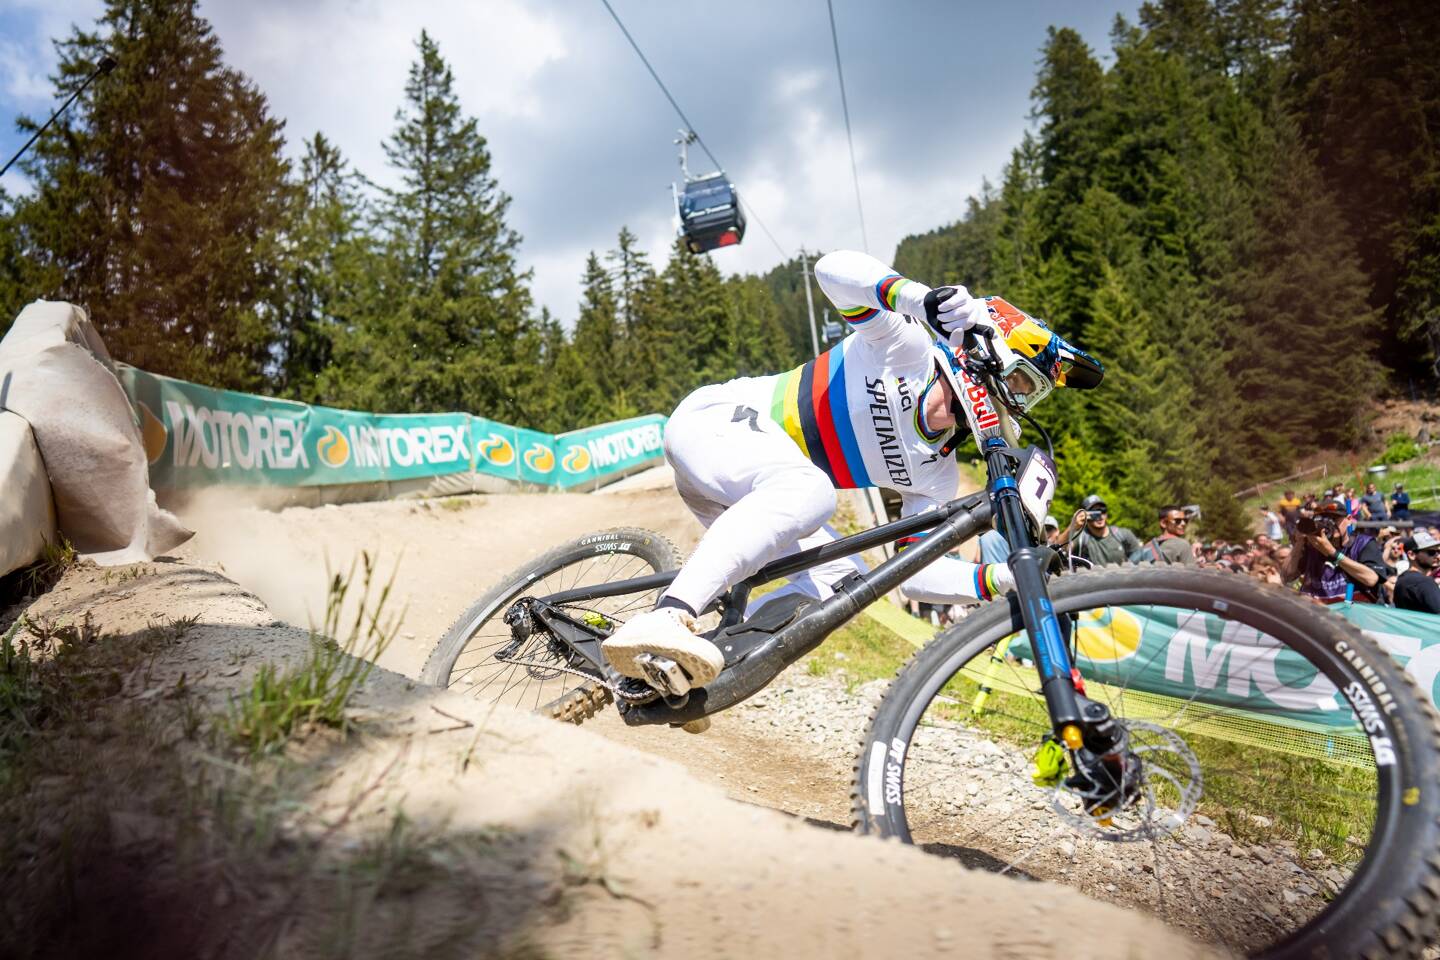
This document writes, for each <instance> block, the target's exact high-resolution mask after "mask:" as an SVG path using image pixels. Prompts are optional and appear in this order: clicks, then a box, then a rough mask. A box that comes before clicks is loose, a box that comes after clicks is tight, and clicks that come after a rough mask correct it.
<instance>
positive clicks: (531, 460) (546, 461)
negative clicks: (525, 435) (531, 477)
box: [525, 443, 555, 473]
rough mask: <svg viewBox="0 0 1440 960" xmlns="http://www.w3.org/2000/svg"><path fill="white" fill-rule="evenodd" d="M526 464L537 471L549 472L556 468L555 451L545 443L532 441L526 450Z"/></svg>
mask: <svg viewBox="0 0 1440 960" xmlns="http://www.w3.org/2000/svg"><path fill="white" fill-rule="evenodd" d="M525 466H527V467H529V468H530V469H531V470H534V471H535V472H536V473H549V472H550V471H551V470H554V469H555V451H554V450H551V449H550V448H549V447H547V446H545V444H543V443H532V444H530V447H529V449H527V450H526V451H525Z"/></svg>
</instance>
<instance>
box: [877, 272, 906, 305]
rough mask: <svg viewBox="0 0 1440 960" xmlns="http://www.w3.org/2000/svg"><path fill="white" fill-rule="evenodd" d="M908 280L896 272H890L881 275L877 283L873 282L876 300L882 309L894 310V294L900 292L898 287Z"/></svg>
mask: <svg viewBox="0 0 1440 960" xmlns="http://www.w3.org/2000/svg"><path fill="white" fill-rule="evenodd" d="M909 282H910V281H909V280H906V279H905V278H904V277H902V276H900V275H899V274H898V273H892V274H890V275H888V276H886V277H883V278H882V279H881V280H880V282H879V283H877V284H875V300H876V302H877V303H879V304H880V306H881V308H882V309H885V310H894V309H895V303H896V295H897V294H898V293H899V292H900V289H901V288H902V287H904V286H905V284H907V283H909Z"/></svg>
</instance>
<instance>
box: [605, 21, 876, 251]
mask: <svg viewBox="0 0 1440 960" xmlns="http://www.w3.org/2000/svg"><path fill="white" fill-rule="evenodd" d="M606 6H609V4H608V3H607V4H606ZM825 8H826V9H827V10H829V11H830V42H831V44H832V45H833V46H834V47H835V73H836V75H837V76H838V77H839V78H840V108H841V110H843V111H844V113H845V139H846V140H847V141H849V143H850V176H851V177H852V178H853V179H854V180H855V209H856V210H857V211H859V213H860V242H861V243H862V244H863V245H864V247H865V252H866V253H869V252H870V238H869V237H868V236H867V235H866V233H865V205H864V204H862V203H861V202H860V172H859V170H858V169H857V168H856V166H855V137H854V136H853V135H852V134H851V133H850V102H849V100H848V99H847V98H846V97H845V70H844V68H842V67H841V66H840V36H839V34H838V33H837V32H836V30H835V4H834V0H825Z"/></svg>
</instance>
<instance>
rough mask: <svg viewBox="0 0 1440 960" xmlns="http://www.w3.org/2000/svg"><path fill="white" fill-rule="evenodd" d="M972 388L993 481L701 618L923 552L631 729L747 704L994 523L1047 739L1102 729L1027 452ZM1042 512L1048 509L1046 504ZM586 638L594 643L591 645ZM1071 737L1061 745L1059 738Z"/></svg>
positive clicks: (803, 565)
mask: <svg viewBox="0 0 1440 960" xmlns="http://www.w3.org/2000/svg"><path fill="white" fill-rule="evenodd" d="M965 383H966V384H967V387H968V390H967V394H966V397H965V401H966V402H964V403H960V404H957V405H958V406H959V407H961V408H962V409H963V410H964V412H965V416H966V418H967V420H968V421H969V424H970V428H971V432H972V436H974V437H975V438H976V444H977V446H978V447H979V449H980V453H981V454H982V456H983V457H984V459H985V469H986V473H987V476H988V482H987V484H986V489H985V491H984V492H983V493H977V494H972V495H970V496H968V497H962V498H959V499H956V500H952V501H950V502H949V503H948V504H946V505H945V506H944V507H942V508H940V509H938V510H933V511H929V512H927V513H923V514H919V515H916V516H912V517H906V518H904V519H901V520H896V521H894V522H892V523H887V524H883V525H881V526H878V527H874V528H873V529H870V530H866V531H863V532H861V533H857V534H854V535H852V536H848V537H844V538H841V539H839V540H836V541H833V542H831V543H828V544H824V545H822V546H819V547H813V548H811V549H809V550H802V551H800V552H798V553H795V554H792V555H790V556H787V557H782V558H781V559H779V560H776V561H774V562H772V563H769V564H767V565H765V566H764V567H762V568H761V569H760V570H759V571H758V572H756V573H755V574H753V575H752V576H750V577H747V578H746V579H745V580H743V581H742V582H740V583H739V584H736V585H735V586H734V587H732V588H731V589H730V590H729V591H727V592H726V593H724V594H722V595H721V596H720V597H718V598H717V599H716V600H715V601H714V602H713V603H712V604H711V606H710V607H707V608H706V609H707V610H711V609H718V610H719V612H720V614H721V625H720V629H721V630H724V629H725V628H727V627H730V626H733V625H736V624H738V623H739V622H740V620H741V618H742V616H743V613H744V610H745V606H746V603H747V601H748V599H749V596H750V592H751V591H752V590H753V589H754V588H755V587H757V586H760V585H762V584H765V583H768V582H770V581H772V580H778V579H780V578H782V577H787V576H789V575H791V574H793V573H796V572H798V571H800V570H805V569H807V568H810V567H813V566H816V565H817V564H820V563H824V562H826V561H829V560H833V559H836V558H839V557H847V556H852V555H854V554H857V553H860V552H862V551H864V550H868V549H872V548H874V547H878V546H880V545H882V544H884V543H888V542H892V541H894V540H896V539H899V538H900V537H904V536H908V535H911V534H915V533H921V532H924V531H930V533H929V535H928V536H926V537H925V538H924V539H922V540H921V541H920V542H919V543H918V544H915V545H914V546H911V547H910V548H909V549H907V550H904V551H902V552H900V553H897V554H896V555H895V556H893V557H890V558H889V559H887V560H886V561H885V562H884V563H881V564H880V565H879V566H877V567H875V568H874V569H873V570H870V571H868V572H865V573H857V574H854V575H852V576H850V577H847V578H846V579H844V580H842V581H841V582H840V583H838V584H836V586H835V593H834V594H833V595H832V596H830V597H829V598H827V599H825V600H824V601H821V602H819V603H818V604H817V605H815V606H814V607H812V608H811V609H809V610H807V611H805V612H804V613H802V614H801V615H799V616H798V617H797V618H796V619H795V620H793V621H792V622H790V623H789V624H787V625H785V626H784V627H783V628H782V629H780V630H779V631H778V632H776V633H775V634H774V635H773V636H771V637H770V638H769V639H768V640H766V641H765V642H764V643H763V644H761V645H760V646H758V647H756V648H755V649H754V650H752V651H751V652H750V653H749V654H748V655H746V656H745V657H744V658H743V659H741V660H740V661H739V662H738V663H735V664H733V665H732V666H729V667H727V668H726V670H725V671H724V672H723V673H722V674H721V675H720V677H718V678H717V679H716V680H715V681H712V683H711V684H710V685H708V686H707V687H705V688H703V689H701V690H697V691H694V692H693V693H691V694H690V695H688V696H687V697H686V698H685V699H684V700H683V701H681V702H673V701H672V702H659V703H653V704H647V705H643V706H631V707H630V708H629V709H627V710H626V711H625V719H626V722H627V723H631V724H650V723H670V724H676V723H686V722H688V721H690V720H696V719H699V718H701V717H704V716H707V715H709V714H711V713H716V712H718V711H720V710H723V709H726V708H727V707H730V706H733V705H734V704H735V703H738V702H740V701H741V700H743V699H745V698H747V697H749V696H750V695H752V694H753V693H755V692H756V691H758V690H759V689H761V688H762V687H764V686H765V684H767V683H769V681H770V680H771V679H773V678H774V676H775V675H776V674H777V673H779V672H780V670H782V669H784V667H786V666H788V665H789V664H791V663H793V662H795V660H798V659H799V658H800V657H801V656H803V655H805V654H806V653H808V652H810V651H811V650H813V649H815V648H816V647H818V646H819V645H820V644H821V643H823V642H824V641H825V639H826V638H827V637H828V636H829V635H830V634H831V633H832V632H834V631H835V630H836V629H838V628H839V627H840V626H842V625H843V624H844V623H845V622H847V621H848V620H849V619H850V618H851V617H853V616H855V615H856V614H858V613H859V612H860V611H861V610H863V609H864V608H865V607H867V606H869V605H870V604H871V603H873V602H874V601H876V600H878V599H879V598H880V597H882V596H884V595H885V594H886V593H888V592H889V591H891V590H893V589H895V588H897V587H899V586H900V585H901V584H903V583H904V582H905V581H906V580H908V579H910V577H912V576H914V575H915V574H916V573H918V572H919V571H920V570H921V569H923V568H924V567H926V566H928V565H930V564H931V563H933V562H935V561H936V560H938V559H939V558H940V557H942V556H944V555H945V554H947V553H949V552H950V551H951V550H954V549H955V548H956V547H958V546H959V545H960V544H961V543H963V542H965V541H966V540H968V539H970V538H971V537H973V536H976V535H977V534H979V533H980V532H981V531H982V530H984V529H985V527H987V526H988V525H989V522H990V519H991V517H992V516H994V517H996V518H998V520H999V523H998V527H999V530H1000V532H1001V534H1002V535H1003V536H1004V537H1005V539H1006V542H1007V543H1009V544H1010V547H1011V552H1010V555H1009V557H1008V563H1009V566H1010V570H1011V573H1012V574H1013V576H1014V578H1015V591H1014V593H1012V594H1011V595H1010V596H1009V597H1008V598H1007V602H1009V603H1011V604H1012V605H1017V606H1018V608H1019V613H1020V618H1021V622H1022V623H1023V624H1024V626H1025V631H1026V633H1027V634H1028V635H1029V637H1030V648H1031V650H1032V651H1034V656H1035V662H1036V667H1037V670H1038V672H1039V676H1040V678H1041V693H1042V695H1043V696H1044V698H1045V704H1046V708H1047V710H1048V712H1049V714H1050V719H1051V722H1052V724H1053V729H1054V730H1055V733H1056V735H1057V736H1059V737H1061V738H1062V740H1064V741H1065V742H1066V743H1067V745H1069V746H1071V747H1072V748H1074V747H1076V746H1078V743H1077V742H1076V734H1075V733H1074V728H1075V727H1076V726H1079V727H1081V728H1082V729H1083V730H1085V731H1086V732H1088V731H1089V729H1090V728H1091V727H1093V726H1095V725H1097V724H1099V723H1102V722H1104V721H1105V720H1108V718H1109V711H1108V710H1104V709H1103V707H1102V708H1100V712H1099V713H1097V712H1096V707H1098V706H1099V705H1098V704H1093V703H1091V702H1090V701H1088V700H1086V701H1084V702H1083V703H1082V700H1083V689H1084V688H1083V684H1082V682H1081V679H1080V674H1079V671H1078V670H1076V669H1075V668H1074V666H1073V664H1072V663H1071V660H1070V654H1069V651H1068V649H1067V648H1066V643H1065V635H1066V634H1065V631H1064V630H1063V629H1062V628H1061V625H1060V621H1059V618H1057V617H1056V615H1055V610H1054V607H1053V605H1052V604H1051V602H1050V594H1049V590H1048V588H1047V585H1046V570H1047V568H1048V566H1049V564H1050V562H1051V559H1052V558H1053V556H1054V554H1053V552H1052V551H1050V550H1049V548H1047V547H1042V546H1041V545H1040V544H1039V543H1038V542H1037V540H1036V537H1035V531H1036V529H1038V528H1039V524H1038V522H1037V523H1036V524H1034V525H1032V524H1030V523H1029V522H1027V520H1026V514H1025V506H1024V503H1023V500H1022V498H1021V495H1020V489H1019V485H1018V482H1017V476H1016V471H1017V465H1018V464H1019V462H1020V458H1021V456H1022V455H1024V454H1025V453H1026V452H1027V451H1026V450H1020V449H1017V448H1016V447H1015V446H1013V445H1012V442H1011V441H1012V440H1013V437H1014V427H1013V423H1012V422H1011V421H1010V420H1009V415H1008V413H1007V412H1006V411H1005V408H1004V407H1003V405H1001V404H998V403H995V401H994V400H993V399H992V398H991V395H990V394H991V391H990V389H989V388H988V387H987V384H991V385H993V380H992V379H991V377H989V376H988V375H987V374H986V373H985V372H984V371H983V370H981V369H978V368H975V369H972V370H970V371H969V372H968V373H967V375H966V377H965ZM1046 502H1048V500H1047V501H1046ZM677 572H678V571H666V572H664V573H656V574H651V575H649V576H644V577H635V578H632V579H629V580H621V581H616V582H614V583H607V584H602V585H599V586H594V587H582V588H577V589H572V590H563V591H560V592H558V593H553V594H548V595H546V596H543V597H537V598H536V599H537V600H538V601H540V602H542V603H544V604H562V603H572V604H573V603H582V602H584V601H587V600H597V599H601V598H604V597H612V596H620V595H624V594H629V593H639V592H644V591H649V590H658V589H662V588H664V587H666V586H669V584H670V583H671V582H672V581H673V580H674V579H675V576H676V573H677ZM542 618H543V619H545V620H546V621H547V626H548V627H549V628H550V629H551V630H552V631H554V632H556V633H557V634H558V635H560V636H562V637H563V638H564V639H565V640H566V641H567V642H568V643H569V644H570V645H571V647H572V648H575V649H576V650H577V651H578V652H580V653H581V654H582V655H583V656H585V657H586V658H587V659H589V660H591V661H592V662H593V664H594V665H595V666H596V667H597V668H599V669H603V665H604V658H603V656H602V655H601V654H600V652H599V647H598V643H597V640H596V638H595V636H594V634H593V630H591V629H590V628H589V627H587V626H586V625H584V624H582V623H579V622H578V621H575V620H573V619H572V618H570V617H568V616H555V615H553V614H551V615H543V614H542ZM587 634H589V635H588V636H587ZM1067 729H1068V730H1070V731H1071V732H1070V734H1069V735H1066V731H1067Z"/></svg>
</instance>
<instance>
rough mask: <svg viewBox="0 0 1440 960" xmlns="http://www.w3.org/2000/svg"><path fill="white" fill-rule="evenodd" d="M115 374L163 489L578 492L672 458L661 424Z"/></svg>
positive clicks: (126, 371) (129, 371) (155, 481)
mask: <svg viewBox="0 0 1440 960" xmlns="http://www.w3.org/2000/svg"><path fill="white" fill-rule="evenodd" d="M117 367H118V372H119V375H120V382H121V384H122V385H123V386H124V388H125V391H126V393H127V394H128V395H129V397H130V401H131V403H132V404H133V405H134V407H135V411H136V415H137V417H138V418H139V421H140V427H141V433H142V436H143V437H144V440H145V451H146V455H147V456H148V457H149V460H150V481H151V485H152V486H154V487H155V488H157V489H169V488H176V487H198V486H208V485H211V484H229V485H240V486H255V485H277V486H324V485H331V484H348V483H373V482H377V481H388V480H408V479H414V478H420V477H437V476H444V475H447V474H455V473H469V472H471V471H474V472H476V473H480V474H485V475H488V476H494V477H500V478H502V479H505V480H513V481H519V482H526V483H533V484H542V485H549V486H562V487H569V486H575V485H577V484H582V483H587V482H595V481H598V480H601V479H603V478H605V477H606V476H609V475H611V474H615V473H618V472H621V471H624V470H628V469H632V468H635V467H638V466H643V465H646V464H648V463H653V462H658V460H659V458H660V457H661V455H662V454H661V450H660V439H661V436H662V433H663V429H664V424H665V418H664V417H660V416H650V417H639V418H636V419H634V420H625V421H621V422H618V423H610V424H604V425H602V426H598V427H591V428H588V429H586V430H579V431H576V432H574V433H569V434H564V435H562V436H560V437H555V436H552V435H551V434H548V433H538V432H536V431H534V430H525V429H522V428H519V427H512V426H510V425H508V424H504V423H499V422H497V421H494V420H487V419H485V418H483V417H473V416H470V415H469V414H464V413H439V414H370V413H359V412H356V411H352V410H336V409H332V408H329V407H316V406H311V405H309V404H304V403H297V402H295V401H290V400H276V399H273V398H270V397H261V396H256V395H254V394H248V393H237V392H235V391H232V390H216V389H213V388H211V387H202V386H200V385H198V384H193V383H187V382H186V381H184V380H173V379H171V378H169V377H161V376H156V375H154V374H150V373H146V372H145V371H143V370H138V369H136V368H134V367H130V366H127V365H125V364H117Z"/></svg>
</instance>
